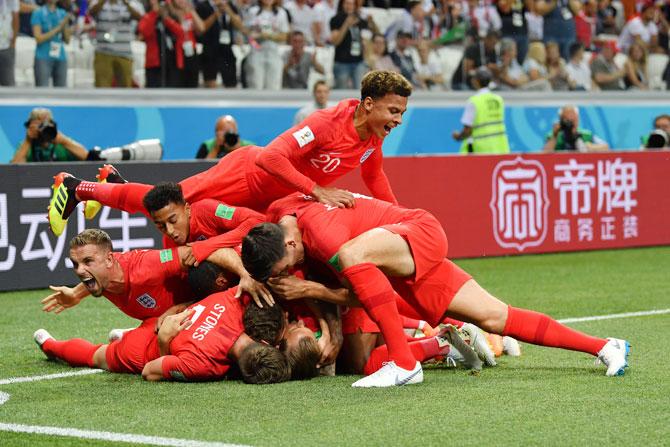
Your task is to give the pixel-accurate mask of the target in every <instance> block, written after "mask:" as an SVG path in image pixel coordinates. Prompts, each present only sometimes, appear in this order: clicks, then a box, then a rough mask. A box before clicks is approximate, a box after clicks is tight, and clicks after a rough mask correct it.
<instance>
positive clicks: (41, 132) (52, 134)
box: [34, 120, 58, 146]
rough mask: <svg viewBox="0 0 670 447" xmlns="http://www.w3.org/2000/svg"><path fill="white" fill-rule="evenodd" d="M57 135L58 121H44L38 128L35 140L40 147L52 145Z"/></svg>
mask: <svg viewBox="0 0 670 447" xmlns="http://www.w3.org/2000/svg"><path fill="white" fill-rule="evenodd" d="M57 135H58V127H57V126H56V121H51V120H47V121H42V122H41V123H40V125H39V126H38V127H37V138H35V140H34V141H35V144H36V145H38V146H43V145H45V144H51V143H53V141H54V140H55V139H56V136H57Z"/></svg>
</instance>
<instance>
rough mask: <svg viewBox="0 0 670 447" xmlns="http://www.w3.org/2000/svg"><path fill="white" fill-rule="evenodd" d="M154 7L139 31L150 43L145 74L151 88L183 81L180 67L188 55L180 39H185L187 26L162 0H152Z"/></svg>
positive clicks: (169, 85)
mask: <svg viewBox="0 0 670 447" xmlns="http://www.w3.org/2000/svg"><path fill="white" fill-rule="evenodd" d="M149 7H150V8H151V10H150V11H149V12H147V13H146V14H145V15H144V16H143V17H142V19H141V20H140V22H139V23H138V24H137V33H138V34H139V36H140V38H141V39H142V40H143V41H144V43H145V44H146V52H145V55H144V78H145V86H146V87H147V88H157V87H171V88H176V87H179V85H180V70H181V68H182V67H183V66H184V56H183V52H182V51H181V48H180V47H179V45H178V42H182V41H183V37H184V30H183V29H182V27H181V25H180V24H179V23H177V21H176V20H174V19H173V18H172V17H170V16H169V15H168V9H167V6H166V4H165V2H163V3H162V4H159V0H149Z"/></svg>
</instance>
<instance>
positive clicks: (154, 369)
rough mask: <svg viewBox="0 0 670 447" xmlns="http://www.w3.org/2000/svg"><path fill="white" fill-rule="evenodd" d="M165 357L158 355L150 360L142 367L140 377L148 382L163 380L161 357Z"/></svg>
mask: <svg viewBox="0 0 670 447" xmlns="http://www.w3.org/2000/svg"><path fill="white" fill-rule="evenodd" d="M164 358H165V357H158V358H157V359H155V360H152V361H150V362H149V363H147V364H146V365H144V368H143V369H142V378H143V379H144V380H146V381H149V382H158V381H159V380H163V359H164Z"/></svg>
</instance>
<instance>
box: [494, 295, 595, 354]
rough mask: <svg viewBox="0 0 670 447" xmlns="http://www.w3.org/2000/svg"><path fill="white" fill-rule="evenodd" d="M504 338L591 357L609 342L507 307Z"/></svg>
mask: <svg viewBox="0 0 670 447" xmlns="http://www.w3.org/2000/svg"><path fill="white" fill-rule="evenodd" d="M501 335H509V336H510V337H514V338H516V339H517V340H519V341H525V342H527V343H533V344H535V345H541V346H549V347H552V348H563V349H570V350H572V351H581V352H588V353H589V354H591V355H598V352H599V351H600V350H601V349H602V347H603V346H605V344H606V343H607V340H605V339H604V338H598V337H592V336H590V335H586V334H584V333H583V332H579V331H576V330H574V329H571V328H569V327H567V326H564V325H562V324H561V323H559V322H558V321H556V320H554V319H553V318H551V317H549V316H547V315H545V314H542V313H539V312H534V311H532V310H526V309H519V308H516V307H512V306H509V307H508V313H507V323H506V324H505V329H504V330H503V333H502V334H501Z"/></svg>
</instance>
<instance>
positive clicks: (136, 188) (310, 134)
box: [48, 71, 412, 236]
mask: <svg viewBox="0 0 670 447" xmlns="http://www.w3.org/2000/svg"><path fill="white" fill-rule="evenodd" d="M411 93H412V85H411V84H410V83H409V82H408V81H407V79H405V78H404V77H403V76H402V75H400V74H398V73H394V72H389V71H373V72H370V73H368V74H367V75H366V76H365V77H364V78H363V81H362V83H361V99H347V100H344V101H341V102H340V103H339V104H338V105H336V106H334V107H330V108H327V109H324V110H321V111H317V112H315V113H313V114H312V115H310V116H309V117H308V118H307V119H306V120H305V121H303V122H302V123H300V124H299V125H297V126H294V127H292V128H290V129H288V130H287V131H285V132H284V133H282V134H281V135H279V136H278V137H277V138H275V139H274V140H273V141H272V142H271V143H270V144H269V145H268V146H267V147H265V148H260V147H256V146H247V147H243V148H241V149H238V150H236V151H233V152H232V153H231V154H228V155H226V156H225V157H223V158H222V159H221V160H220V161H219V162H218V163H217V164H216V165H215V166H213V167H212V168H210V169H208V170H207V171H204V172H202V173H199V174H197V175H194V176H192V177H189V178H187V179H184V180H182V181H181V182H180V184H181V186H182V188H183V190H184V196H185V197H186V200H187V201H188V202H189V203H195V202H197V201H198V200H202V199H215V200H219V201H222V202H225V203H228V204H230V205H235V206H244V207H247V208H251V209H254V210H257V211H260V212H264V211H265V209H266V208H267V206H268V205H269V204H270V203H271V202H272V201H274V200H276V199H278V198H280V197H284V196H285V195H287V194H290V193H292V192H295V191H300V192H303V193H305V194H311V195H312V196H313V197H315V198H316V199H317V200H319V201H321V202H323V203H327V204H331V205H335V206H353V204H354V197H353V195H352V194H351V193H350V192H348V191H344V190H341V189H337V188H331V187H327V185H329V184H331V183H332V182H334V181H335V180H337V179H338V178H340V177H342V176H343V175H344V174H346V173H347V172H349V171H352V170H353V169H355V168H357V167H358V166H361V176H362V178H363V181H364V182H365V184H366V186H367V187H368V189H369V190H370V191H372V194H373V195H374V196H375V197H377V198H379V199H382V200H387V201H390V202H393V203H397V201H396V199H395V196H394V195H393V191H392V190H391V186H390V184H389V182H388V179H387V177H386V174H384V171H383V168H382V143H383V141H384V138H386V136H387V135H388V134H389V133H390V132H391V130H392V129H393V128H395V127H396V126H399V125H400V124H401V123H402V115H403V113H405V111H406V110H407V100H408V97H409V96H410V95H411ZM110 169H113V168H103V169H102V170H101V174H100V176H99V178H103V179H104V180H105V182H106V183H104V184H103V183H98V184H96V183H88V182H87V183H86V184H79V185H76V184H73V183H72V182H69V181H66V180H65V179H66V177H62V176H56V177H55V182H54V185H53V189H54V192H53V197H52V199H51V205H50V208H49V213H48V216H49V223H50V225H51V229H52V230H53V232H54V234H56V235H57V236H59V235H60V234H61V232H62V231H63V229H64V228H65V224H66V222H67V219H68V218H69V216H70V214H71V213H72V210H73V209H74V206H73V205H72V204H73V203H74V204H76V202H75V201H76V200H93V201H97V202H99V203H102V204H103V205H106V206H109V207H112V208H115V209H120V210H124V211H127V212H129V213H136V212H145V213H146V210H145V208H144V204H143V202H142V199H143V197H144V195H145V194H146V193H147V192H148V191H149V190H150V189H151V185H144V184H140V183H125V180H123V178H122V177H121V176H120V175H118V172H117V171H116V170H114V172H113V174H112V175H110V174H109V171H110ZM88 208H90V207H88ZM86 214H87V216H88V217H89V218H90V217H92V216H93V215H94V213H93V212H91V211H89V212H87V213H86Z"/></svg>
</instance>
